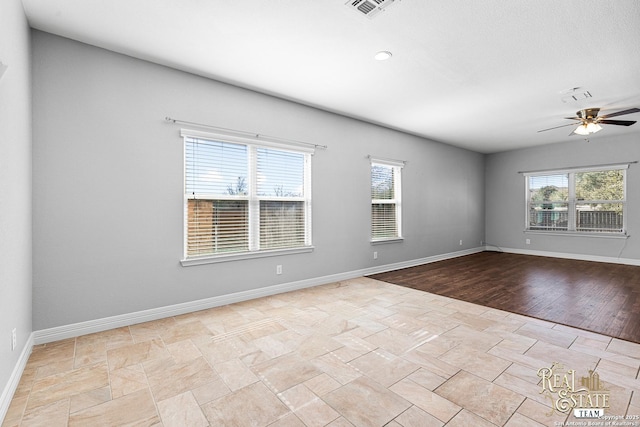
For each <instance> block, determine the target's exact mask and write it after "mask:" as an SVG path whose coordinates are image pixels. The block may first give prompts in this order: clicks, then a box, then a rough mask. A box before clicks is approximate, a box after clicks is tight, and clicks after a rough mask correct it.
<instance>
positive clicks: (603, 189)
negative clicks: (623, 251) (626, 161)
mask: <svg viewBox="0 0 640 427" xmlns="http://www.w3.org/2000/svg"><path fill="white" fill-rule="evenodd" d="M626 169H627V165H618V166H608V167H606V168H585V169H571V170H563V171H554V172H544V173H543V172H540V173H526V174H525V183H526V192H527V222H526V229H527V230H529V231H534V230H536V231H537V230H542V231H560V232H580V233H624V232H625V230H626V227H625V216H626V214H625V212H626V196H625V193H626Z"/></svg>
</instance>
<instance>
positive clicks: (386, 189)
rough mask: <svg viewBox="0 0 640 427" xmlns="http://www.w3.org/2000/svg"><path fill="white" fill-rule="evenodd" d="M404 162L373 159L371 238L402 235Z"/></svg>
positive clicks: (394, 237) (389, 237) (386, 238)
mask: <svg viewBox="0 0 640 427" xmlns="http://www.w3.org/2000/svg"><path fill="white" fill-rule="evenodd" d="M401 170H402V163H398V162H391V161H384V160H375V159H372V161H371V240H372V241H380V240H389V239H397V238H401V237H402V232H401V217H402V216H401Z"/></svg>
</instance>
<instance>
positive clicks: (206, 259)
mask: <svg viewBox="0 0 640 427" xmlns="http://www.w3.org/2000/svg"><path fill="white" fill-rule="evenodd" d="M180 137H181V138H182V149H183V158H182V168H183V173H182V176H183V218H182V227H183V231H182V233H183V248H182V258H181V259H180V264H181V265H182V266H183V267H188V266H194V265H203V264H214V263H220V262H228V261H238V260H245V259H253V258H265V257H272V256H280V255H289V254H298V253H309V252H313V251H314V249H315V247H314V246H313V241H312V222H311V212H312V196H311V167H312V162H311V156H313V154H315V146H314V147H310V146H308V145H302V144H298V143H296V142H291V143H289V142H280V141H277V142H276V141H270V140H265V139H264V138H261V137H259V136H258V135H256V137H255V138H251V137H247V136H238V135H234V134H231V133H229V134H227V133H220V132H216V133H214V132H203V131H197V130H190V129H180ZM187 138H195V139H205V140H210V141H218V142H228V143H235V144H243V145H247V146H248V149H249V152H253V155H254V157H255V152H256V151H257V149H260V148H269V149H275V150H282V151H288V152H293V153H298V154H303V155H304V156H305V166H304V170H303V174H304V177H303V179H304V183H303V184H304V190H303V191H304V194H303V197H301V198H298V197H295V198H293V197H287V198H278V199H277V200H278V201H287V200H294V199H295V201H303V202H304V207H305V221H304V239H305V243H306V244H305V245H304V246H299V247H291V248H278V249H263V250H260V249H253V250H252V249H250V250H249V251H243V252H233V253H224V254H206V255H194V256H187V240H188V233H187V215H188V212H187V209H188V208H187V202H188V200H189V199H194V198H196V199H197V198H198V194H197V193H196V194H195V197H194V196H193V195H187V194H186V193H185V192H184V188H186V184H187V183H186V169H185V168H186V147H187V144H186V139H187ZM252 161H253V160H252V159H248V167H249V168H251V162H252ZM255 178H256V176H255V173H254V174H253V177H251V176H250V179H253V180H255ZM252 184H253V185H254V186H253V187H252V188H256V187H255V182H254V183H252ZM204 199H210V200H247V202H248V204H249V205H250V204H251V203H252V202H253V203H258V205H259V203H260V201H261V200H275V199H274V198H272V197H264V196H258V195H253V196H247V197H238V196H231V195H229V196H227V195H220V196H217V197H215V198H214V199H211V197H210V196H208V195H207V196H202V197H200V200H204ZM250 215H251V214H250ZM257 215H258V216H259V212H258V213H257ZM254 216H255V213H254ZM251 221H252V220H251V218H250V219H249V227H250V228H251V227H252V225H251ZM249 233H250V235H249V236H248V238H249V239H250V240H251V239H252V238H253V239H259V236H251V231H250V232H249ZM249 245H250V246H249V247H250V248H251V245H252V243H251V241H250V242H249Z"/></svg>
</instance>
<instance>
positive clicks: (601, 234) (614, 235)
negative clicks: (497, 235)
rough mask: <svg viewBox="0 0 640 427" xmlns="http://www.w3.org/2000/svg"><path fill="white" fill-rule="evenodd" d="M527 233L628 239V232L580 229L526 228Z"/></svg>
mask: <svg viewBox="0 0 640 427" xmlns="http://www.w3.org/2000/svg"><path fill="white" fill-rule="evenodd" d="M524 232H525V234H540V235H546V236H570V237H596V238H599V239H628V238H629V235H628V234H627V233H604V232H597V233H585V232H580V231H543V230H524Z"/></svg>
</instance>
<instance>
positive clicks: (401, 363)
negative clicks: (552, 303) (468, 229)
mask: <svg viewBox="0 0 640 427" xmlns="http://www.w3.org/2000/svg"><path fill="white" fill-rule="evenodd" d="M554 362H558V363H561V364H563V365H564V366H565V370H567V369H574V370H575V371H576V372H577V375H578V376H584V375H586V374H587V373H588V370H589V369H595V370H596V372H598V373H599V375H600V378H601V380H602V381H604V383H605V386H606V388H607V389H608V390H609V392H610V408H609V409H608V410H607V415H621V416H623V415H640V379H639V377H638V374H639V368H640V345H638V344H633V343H629V342H625V341H621V340H617V339H611V338H609V337H606V336H602V335H597V334H594V333H589V332H585V331H581V330H577V329H572V328H569V327H565V326H561V325H556V324H553V323H549V322H545V321H541V320H536V319H531V318H527V317H523V316H520V315H515V314H510V313H507V312H502V311H498V310H494V309H490V308H486V307H482V306H478V305H474V304H470V303H465V302H461V301H456V300H452V299H449V298H445V297H441V296H437V295H433V294H428V293H424V292H421V291H416V290H413V289H409V288H404V287H400V286H396V285H391V284H388V283H384V282H379V281H376V280H372V279H368V278H359V279H354V280H349V281H344V282H340V283H332V284H327V285H324V286H318V287H315V288H310V289H305V290H300V291H295V292H290V293H286V294H281V295H276V296H271V297H266V298H261V299H257V300H252V301H248V302H243V303H238V304H233V305H229V306H225V307H219V308H214V309H210V310H205V311H200V312H196V313H191V314H187V315H183V316H177V317H172V318H167V319H162V320H158V321H154V322H149V323H144V324H138V325H134V326H130V327H124V328H119V329H114V330H110V331H106V332H101V333H96V334H91V335H86V336H81V337H78V338H75V339H68V340H64V341H60V342H54V343H50V344H46V345H40V346H36V347H35V348H34V349H33V353H32V355H31V357H30V359H29V362H28V364H27V367H26V369H25V372H24V375H23V376H22V379H21V382H20V385H19V387H18V390H17V392H16V394H15V396H14V398H13V400H12V403H11V406H10V408H9V412H8V414H7V416H6V417H5V420H4V422H3V424H2V426H7V427H8V426H17V425H21V426H47V427H51V426H66V425H69V426H123V425H127V426H165V427H172V426H279V427H284V426H332V427H338V426H340V427H342V426H395V427H397V426H405V427H411V426H421V427H423V426H427V427H428V426H443V425H446V426H451V427H454V426H456V427H457V426H461V427H462V426H463V427H469V426H480V427H482V426H508V427H518V426H541V425H544V426H554V427H556V426H559V425H562V424H563V423H564V424H567V422H568V421H576V420H575V419H574V418H573V415H567V414H564V413H557V412H556V413H555V414H551V415H550V412H551V400H550V399H549V398H547V397H545V394H541V383H540V378H539V377H538V376H537V372H538V370H539V369H540V368H543V367H550V366H551V365H552V364H553V363H554ZM638 425H640V420H639V421H638Z"/></svg>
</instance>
